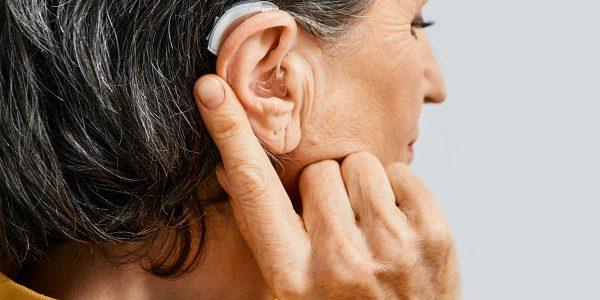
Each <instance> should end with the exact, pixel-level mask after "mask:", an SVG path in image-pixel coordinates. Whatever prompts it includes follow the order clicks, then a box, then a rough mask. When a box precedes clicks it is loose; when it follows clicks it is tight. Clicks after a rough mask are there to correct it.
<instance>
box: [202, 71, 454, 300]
mask: <svg viewBox="0 0 600 300" xmlns="http://www.w3.org/2000/svg"><path fill="white" fill-rule="evenodd" d="M194 90H195V95H196V99H197V100H198V106H199V109H200V111H201V114H202V118H203V120H204V122H205V124H206V126H207V127H208V130H209V131H210V133H211V135H212V137H213V139H214V141H215V143H216V144H217V146H218V148H219V151H220V153H221V156H222V158H223V164H222V166H220V167H219V169H218V170H217V174H218V177H219V182H220V183H221V185H222V186H223V187H224V189H225V190H226V191H227V193H228V194H229V195H230V198H231V205H232V207H233V211H234V215H235V218H236V222H237V224H238V228H239V230H240V232H241V233H242V235H243V236H244V238H245V239H246V241H247V243H248V245H249V247H250V248H251V250H252V251H253V253H254V256H255V258H256V260H257V262H258V265H259V267H260V269H261V271H262V273H263V276H264V278H265V280H266V281H267V283H268V284H269V286H270V288H271V290H272V292H273V293H274V295H275V296H276V297H278V298H280V299H308V298H310V299H312V298H319V299H320V298H336V299H337V298H340V299H349V298H360V299H371V298H375V299H394V298H402V299H404V298H410V299H456V298H460V277H459V273H458V267H457V261H456V253H455V248H454V243H453V241H452V238H451V234H450V230H449V227H448V225H447V223H446V221H445V219H444V217H443V216H442V214H441V212H440V211H439V209H438V207H437V205H436V204H435V203H434V201H433V199H432V197H431V195H430V193H429V192H428V191H427V189H426V188H425V187H424V186H423V184H421V182H420V181H419V180H418V179H417V177H416V176H415V175H414V174H413V173H412V172H411V170H410V169H409V168H408V167H407V166H406V165H403V164H400V163H396V164H392V165H389V166H387V167H386V168H384V167H383V166H382V165H381V163H380V162H379V161H378V160H377V159H376V158H375V157H374V156H372V155H370V154H367V153H357V154H352V155H350V156H348V157H346V158H345V159H344V161H343V162H342V163H341V165H340V164H339V163H338V162H336V161H333V160H330V161H322V162H318V163H314V164H312V165H310V166H308V167H306V168H305V169H304V171H303V173H302V175H301V177H300V194H301V198H302V205H303V216H302V218H301V217H300V216H298V215H297V214H296V213H295V211H294V209H293V208H292V204H291V201H290V199H289V197H288V195H287V193H286V191H285V189H284V187H283V185H282V183H281V181H280V179H279V177H278V175H277V173H276V171H275V169H274V168H273V167H272V165H271V162H270V161H269V159H268V157H267V155H266V153H265V152H264V150H263V148H262V147H261V145H260V143H259V141H258V140H257V138H256V137H255V135H254V133H253V131H252V129H251V127H250V123H249V122H248V119H247V117H246V114H245V112H244V110H243V108H242V106H241V104H240V102H239V101H238V100H237V98H236V96H235V94H234V93H233V91H232V90H231V88H230V87H229V86H228V85H227V83H226V82H225V81H223V80H222V79H221V78H219V77H218V76H215V75H206V76H204V77H203V78H201V79H199V80H198V81H197V83H196V86H195V89H194Z"/></svg>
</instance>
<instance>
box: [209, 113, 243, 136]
mask: <svg viewBox="0 0 600 300" xmlns="http://www.w3.org/2000/svg"><path fill="white" fill-rule="evenodd" d="M215 124H216V125H215V126H214V129H213V138H214V139H215V140H218V141H227V140H230V139H232V138H234V137H236V136H239V135H240V134H241V132H242V129H243V122H241V121H240V120H237V119H235V118H231V117H230V116H228V117H227V118H223V120H220V121H219V122H215Z"/></svg>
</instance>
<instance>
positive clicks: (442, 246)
mask: <svg viewBox="0 0 600 300" xmlns="http://www.w3.org/2000/svg"><path fill="white" fill-rule="evenodd" d="M426 239H427V244H428V245H429V247H431V248H433V249H432V250H438V251H445V250H446V249H448V248H449V247H450V246H451V245H452V233H451V232H450V227H449V226H448V224H447V223H446V222H442V221H438V222H435V223H434V224H432V225H431V226H430V227H429V229H428V230H427V237H426Z"/></svg>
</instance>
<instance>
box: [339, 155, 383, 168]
mask: <svg viewBox="0 0 600 300" xmlns="http://www.w3.org/2000/svg"><path fill="white" fill-rule="evenodd" d="M378 164H379V165H380V164H381V163H380V162H379V160H378V159H377V157H375V156H374V155H373V154H371V153H369V152H364V151H363V152H356V153H352V154H350V155H348V156H346V158H345V159H344V161H343V162H342V169H355V168H359V167H361V166H365V165H378Z"/></svg>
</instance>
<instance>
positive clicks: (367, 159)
mask: <svg viewBox="0 0 600 300" xmlns="http://www.w3.org/2000/svg"><path fill="white" fill-rule="evenodd" d="M341 170H342V176H343V178H344V182H345V183H346V187H347V189H348V195H349V197H350V203H351V205H352V209H353V210H354V212H355V213H356V215H357V217H358V219H359V223H363V224H365V225H364V226H366V227H368V226H370V224H371V223H377V222H381V221H388V220H390V219H397V218H398V216H399V215H398V207H396V205H395V203H396V200H395V196H394V191H393V190H392V187H391V186H390V183H389V180H388V178H387V174H386V172H385V169H384V168H383V166H382V165H381V163H380V162H379V160H378V159H377V158H376V157H375V156H373V155H372V154H369V153H366V152H360V153H355V154H351V155H349V156H348V157H346V158H345V159H344V161H343V162H342V166H341Z"/></svg>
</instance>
